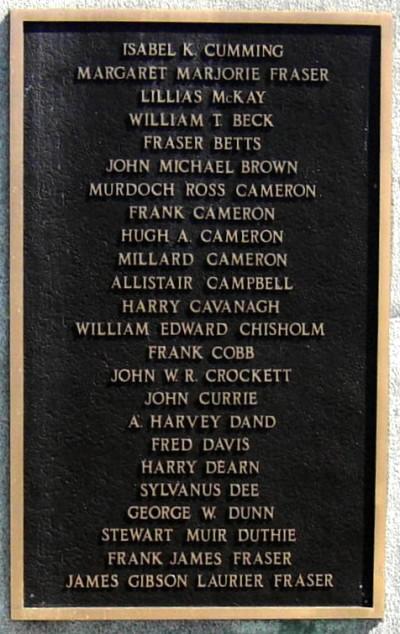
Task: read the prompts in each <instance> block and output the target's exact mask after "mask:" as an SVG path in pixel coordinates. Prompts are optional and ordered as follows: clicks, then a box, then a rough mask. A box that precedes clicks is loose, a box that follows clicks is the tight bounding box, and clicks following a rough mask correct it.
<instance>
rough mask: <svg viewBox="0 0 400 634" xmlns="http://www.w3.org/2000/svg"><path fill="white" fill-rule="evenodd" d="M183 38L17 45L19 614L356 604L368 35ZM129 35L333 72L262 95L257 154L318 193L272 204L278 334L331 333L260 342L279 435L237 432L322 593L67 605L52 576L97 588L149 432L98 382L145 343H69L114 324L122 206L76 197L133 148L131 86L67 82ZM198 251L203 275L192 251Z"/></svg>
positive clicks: (367, 289)
mask: <svg viewBox="0 0 400 634" xmlns="http://www.w3.org/2000/svg"><path fill="white" fill-rule="evenodd" d="M139 29H140V31H139ZM182 31H183V29H182V26H179V27H176V28H174V27H173V26H171V27H166V26H165V25H159V26H158V25H154V26H151V27H150V26H149V27H144V26H143V25H140V27H139V26H135V25H123V26H121V25H118V26H115V27H114V28H110V26H109V25H107V27H99V26H92V25H83V26H76V27H75V26H74V25H72V26H71V25H69V26H68V27H67V26H66V25H61V26H59V27H58V26H57V27H49V26H43V25H33V26H31V27H30V28H29V31H28V32H27V33H26V36H25V46H26V59H25V62H26V80H25V89H26V96H25V107H26V128H25V144H26V145H25V147H26V150H25V152H26V153H25V188H26V199H25V213H26V217H25V245H26V253H25V315H26V317H25V318H26V335H25V368H26V376H25V381H26V396H25V408H26V421H25V425H26V428H25V429H26V438H25V440H26V442H25V446H26V456H25V459H26V481H25V482H26V484H25V486H26V529H25V532H26V534H25V552H26V561H25V564H26V576H25V582H26V586H25V587H26V603H27V605H31V606H40V605H77V606H78V605H151V604H154V605H163V604H168V605H172V604H176V605H187V604H193V605H196V604H197V605H217V604H219V605H230V604H232V605H233V604H241V605H252V604H258V605H276V604H277V605H291V604H296V605H370V602H371V566H372V562H371V557H372V531H373V513H372V511H373V477H374V465H373V451H374V427H375V418H374V416H375V387H374V386H375V360H376V359H375V347H376V278H377V238H378V206H377V197H378V141H379V139H378V133H377V130H378V122H379V111H378V106H377V104H378V96H379V95H378V85H379V53H378V43H379V32H378V30H377V29H373V28H370V29H367V28H365V29H361V28H340V29H339V28H332V27H290V28H288V27H279V26H275V27H264V26H263V27H251V32H250V30H249V27H248V26H247V25H246V27H245V28H244V27H231V26H227V27H224V28H221V27H218V28H217V27H212V26H206V27H201V26H194V27H193V28H192V27H190V26H188V27H185V33H186V36H185V35H184V34H183V32H182ZM139 32H140V33H143V37H149V39H151V40H155V39H160V40H162V41H164V40H165V39H166V38H167V39H168V38H171V39H172V40H175V41H177V42H181V41H182V40H183V39H186V40H190V41H195V40H197V39H198V38H199V39H200V41H202V39H203V38H204V39H205V38H207V39H210V38H211V37H216V38H218V39H221V40H222V39H223V38H226V39H228V40H229V39H233V36H232V32H235V40H236V39H237V40H240V41H242V40H243V41H244V40H249V41H256V40H257V41H258V40H259V41H260V42H261V41H265V40H272V39H273V38H275V39H276V40H279V41H282V42H283V43H284V44H285V50H286V54H285V57H284V60H282V62H281V63H282V65H287V66H290V65H292V64H293V65H295V64H298V65H305V66H306V65H314V64H320V65H321V66H328V67H329V68H330V75H331V82H330V83H329V84H328V85H323V86H310V85H307V86H306V85H296V84H291V85H289V86H274V87H273V88H272V89H271V91H270V100H271V101H270V103H271V108H269V107H268V111H271V112H274V114H275V120H276V128H275V129H274V130H273V131H272V132H270V133H267V134H266V139H267V142H266V145H265V148H266V149H265V157H266V158H270V157H276V158H290V159H292V158H298V159H299V160H300V161H301V164H300V171H301V174H303V175H304V177H299V179H298V180H308V181H309V182H317V183H318V186H319V191H320V194H321V197H320V198H319V199H318V200H316V201H314V202H305V203H301V202H284V201H283V202H277V203H276V205H275V206H276V208H277V210H278V211H277V221H276V222H275V224H274V225H273V226H276V227H277V228H278V227H283V228H284V229H285V230H286V242H285V245H286V247H287V251H288V252H289V267H288V274H290V276H291V277H292V279H293V280H294V282H295V284H296V289H297V290H296V291H295V292H293V293H291V294H288V296H287V297H285V298H282V313H281V318H282V319H292V318H294V319H296V320H297V319H298V320H305V321H307V320H325V321H326V327H327V333H328V334H327V337H326V338H325V339H322V340H318V341H317V340H306V339H303V340H281V341H279V340H272V339H271V340H270V341H262V340H257V342H256V343H257V353H258V354H257V360H256V362H255V363H254V367H263V366H265V367H269V366H270V365H271V366H279V367H293V375H294V376H293V379H294V380H293V383H291V384H290V385H289V386H286V387H285V388H281V387H265V390H264V394H261V400H263V403H262V404H261V406H260V408H259V411H260V412H267V413H274V414H276V415H277V416H278V417H279V420H280V421H281V424H280V425H279V427H278V428H277V429H276V430H275V431H274V432H271V433H262V432H260V433H254V432H251V433H250V434H249V436H250V437H251V440H252V450H251V452H249V454H247V456H246V457H247V458H249V459H256V458H259V459H261V460H263V464H264V467H263V473H262V476H261V477H260V478H259V480H260V481H261V488H262V494H263V498H262V502H263V503H265V504H274V505H275V506H276V508H277V519H276V521H275V522H274V524H275V525H277V526H295V527H296V528H297V529H298V532H299V541H298V543H297V544H296V545H294V548H292V550H293V558H294V566H293V570H292V571H296V570H298V571H327V572H328V571H329V572H333V573H334V574H335V576H336V589H335V591H334V592H329V593H328V592H316V591H313V592H307V593H305V592H297V593H296V592H291V593H284V592H277V591H274V592H272V591H270V590H269V589H268V588H266V589H265V590H263V591H262V592H260V593H257V592H254V591H251V592H249V591H248V592H245V591H243V592H239V591H231V592H225V591H223V592H218V593H214V594H213V593H211V592H210V593H206V592H200V591H194V592H190V591H188V592H187V593H182V594H180V593H169V592H166V591H160V592H159V593H150V592H143V593H138V592H135V593H133V592H132V591H128V592H125V593H124V592H123V591H122V590H121V589H120V590H118V591H113V592H103V593H102V592H90V591H86V592H81V593H79V592H74V593H68V592H65V591H63V589H62V586H63V582H64V578H65V575H66V574H69V573H75V572H81V573H95V572H103V571H104V572H106V570H103V569H104V566H103V556H102V554H103V551H105V547H104V546H101V545H99V544H98V535H99V531H100V529H101V527H102V526H125V525H128V524H127V523H126V521H125V518H124V510H125V508H126V507H127V506H128V505H129V504H131V503H134V501H135V500H137V498H136V493H135V483H136V482H137V479H136V465H137V462H138V460H139V459H140V457H141V456H142V455H146V454H147V439H146V437H145V434H142V435H137V434H136V435H131V434H129V432H127V431H126V422H127V419H128V418H129V416H130V414H131V413H133V412H135V411H137V410H138V404H139V403H140V399H141V392H142V389H135V388H134V387H124V388H118V389H117V388H109V387H107V380H108V375H109V368H111V367H114V366H115V367H122V366H125V365H126V366H127V367H130V366H139V365H141V364H142V363H143V359H144V342H140V341H139V340H128V339H122V340H119V341H99V340H95V341H94V340H86V341H85V340H76V339H75V337H74V334H73V330H72V323H73V321H74V320H76V319H93V320H95V319H106V318H109V319H116V318H117V316H118V297H117V296H116V295H114V294H113V293H111V292H110V291H109V284H110V281H111V279H112V277H113V274H114V271H113V267H114V263H115V254H116V252H117V250H118V242H117V240H118V232H119V229H120V227H121V226H122V225H123V224H127V223H126V207H127V204H126V203H124V202H121V201H107V202H101V201H97V202H94V201H90V202H89V201H88V200H87V197H86V193H87V184H88V182H89V181H90V180H94V181H96V180H102V179H103V169H104V165H105V163H106V160H107V159H108V158H110V157H116V156H122V157H131V156H134V155H136V153H137V150H138V147H139V146H138V135H137V132H135V131H134V130H133V129H129V128H127V127H126V125H125V119H126V113H127V112H128V111H129V110H131V109H132V108H133V107H134V103H135V100H134V92H135V86H134V85H133V84H132V83H124V82H113V83H94V82H91V83H83V82H81V83H79V84H78V83H75V82H74V79H73V77H74V68H75V66H76V65H77V64H105V63H110V64H113V63H114V64H115V63H118V59H119V48H120V43H121V42H122V41H124V40H126V39H134V38H135V39H136V37H137V36H138V33H139ZM145 34H146V35H145ZM268 64H269V62H265V65H268ZM274 65H278V64H274ZM258 88H259V86H258ZM242 133H243V132H242ZM260 156H261V154H259V157H260ZM226 158H228V156H227V155H226ZM249 158H250V157H249ZM118 180H120V179H118ZM132 180H134V179H132ZM199 180H203V179H199ZM214 224H215V223H214ZM214 224H213V225H212V226H213V227H214ZM131 226H133V225H131ZM199 228H200V227H199ZM192 231H193V233H195V232H197V231H198V229H197V225H196V227H193V228H192ZM235 250H238V249H235ZM203 251H205V249H203ZM196 254H197V258H198V260H200V259H201V254H202V250H201V249H200V248H199V247H198V245H196ZM199 267H200V264H199ZM202 273H203V271H202V270H200V268H199V271H198V273H197V278H198V288H197V289H196V290H195V291H194V292H193V296H199V291H200V290H201V277H202ZM160 296H162V295H161V294H160ZM181 317H182V318H183V315H182V316H181ZM230 321H231V323H232V324H234V323H235V319H234V318H232V319H231V320H230ZM214 342H215V343H217V341H216V340H213V341H212V343H214ZM226 343H229V341H228V340H226ZM171 365H172V364H171ZM260 392H261V390H260V389H259V393H260ZM182 503H183V501H182ZM257 503H258V502H257ZM194 508H196V504H194ZM195 523H196V522H195ZM178 548H179V546H178V545H177V549H178ZM205 548H206V549H208V547H205ZM231 548H232V544H229V545H228V548H227V551H229V550H230V549H231ZM253 549H254V550H255V548H253ZM265 549H266V548H265ZM137 550H139V549H137ZM171 550H172V547H171ZM259 550H264V548H260V549H259ZM132 572H135V571H132ZM155 572H158V571H156V570H155ZM218 572H222V570H218Z"/></svg>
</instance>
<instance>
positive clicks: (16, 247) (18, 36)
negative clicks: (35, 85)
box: [10, 9, 392, 620]
mask: <svg viewBox="0 0 400 634" xmlns="http://www.w3.org/2000/svg"><path fill="white" fill-rule="evenodd" d="M31 21H35V22H38V21H41V22H43V21H48V22H59V21H64V22H88V21H90V22H107V21H114V22H130V21H136V22H141V21H142V22H181V23H185V22H209V23H210V22H211V23H214V22H215V23H218V22H219V23H248V24H256V23H270V24H276V23H281V24H282V23H287V24H321V25H324V24H334V25H354V26H361V25H364V26H380V27H381V147H380V242H379V328H378V368H377V377H378V378H377V446H376V484H375V494H376V502H375V540H374V579H373V587H374V592H373V606H372V607H360V606H349V607H347V606H345V607H343V606H337V607H311V606H307V607H233V606H232V607H138V608H137V607H110V608H108V607H107V608H106V607H104V608H97V607H91V608H89V607H80V608H72V607H48V608H28V607H25V606H24V570H23V561H24V558H23V554H24V542H23V537H24V534H23V522H24V487H23V469H24V464H23V459H24V453H23V449H24V435H23V430H24V427H23V426H24V411H23V405H24V401H23V395H24V332H23V309H24V305H23V284H24V271H23V220H24V210H23V155H24V149H23V116H24V102H23V94H24V92H23V89H24V57H23V55H24V53H23V45H24V42H23V34H24V23H25V22H31ZM391 47H392V19H391V16H390V15H389V14H383V13H319V12H315V13H314V12H309V13H293V12H290V13H289V12H283V11H282V12H275V13H266V12H259V11H253V12H243V11H212V10H211V11H210V10H207V11H204V12H202V11H171V10H168V11H165V10H161V11H160V10H157V11H156V10H154V11H153V10H152V11H144V10H126V11H125V10H104V9H95V10H69V9H68V10H63V9H60V10H58V9H57V10H34V11H29V10H21V11H12V12H11V91H10V92H11V95H10V106H11V115H10V128H11V132H10V139H11V141H10V207H11V219H10V294H11V298H10V306H11V319H10V359H11V362H10V366H11V367H10V384H11V433H10V438H11V447H10V451H11V478H10V479H11V618H12V619H18V620H88V619H90V620H119V619H120V620H151V619H154V620H177V619H187V620H194V619H198V620H203V619H213V620H219V619H231V620H240V619H355V618H359V619H363V618H371V619H374V618H381V617H382V616H383V610H384V539H385V516H386V484H387V421H388V371H389V362H388V340H389V308H390V206H391V176H390V168H391V69H392V63H391Z"/></svg>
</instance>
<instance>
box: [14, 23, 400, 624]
mask: <svg viewBox="0 0 400 634" xmlns="http://www.w3.org/2000/svg"><path fill="white" fill-rule="evenodd" d="M390 30H391V23H390V17H389V16H385V15H373V14H327V13H313V14H297V15H296V14H293V13H290V14H286V13H271V14H266V13H256V12H254V13H235V12H232V13H227V12H221V13H219V12H207V13H193V12H188V13H186V12H158V13H157V12H151V13H146V12H142V11H137V12H132V11H128V12H113V11H87V12H81V11H79V12H78V11H76V12H74V11H49V12H46V11H44V12H42V11H40V12H15V13H14V14H13V15H12V19H11V62H12V78H11V311H12V312H11V418H12V421H11V424H12V430H11V438H12V448H11V453H12V478H11V480H12V492H11V496H12V528H11V535H12V616H13V618H15V619H180V618H182V619H270V618H280V619H282V618H288V619H293V618H365V617H371V618H372V617H373V618H376V617H379V616H381V615H382V613H383V586H384V584H383V550H384V548H383V535H384V522H385V495H386V417H387V397H386V391H387V332H388V301H389V299H388V297H389V294H388V285H389V205H390V198H389V192H390V160H389V156H390V106H389V103H390V64H391V61H390V46H391V44H390V42H391V35H390V32H391V31H390Z"/></svg>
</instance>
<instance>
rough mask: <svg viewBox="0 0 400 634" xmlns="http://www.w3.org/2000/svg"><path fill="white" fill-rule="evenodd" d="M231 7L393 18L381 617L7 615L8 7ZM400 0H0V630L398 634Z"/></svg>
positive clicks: (12, 633)
mask: <svg viewBox="0 0 400 634" xmlns="http://www.w3.org/2000/svg"><path fill="white" fill-rule="evenodd" d="M23 8H29V9H46V8H69V9H89V8H113V9H132V8H147V9H156V8H158V9H160V8H162V9H167V8H170V9H194V8H195V9H200V8H201V9H204V10H207V9H232V10H238V9H243V10H264V11H267V10H268V11H273V10H275V11H276V10H290V11H372V12H377V11H388V12H390V13H392V14H393V17H394V19H395V27H396V28H395V35H394V43H393V46H394V51H393V54H394V70H393V92H394V95H393V187H392V196H393V211H392V307H391V328H390V344H391V345H390V360H391V375H390V441H389V492H388V502H389V504H388V516H387V539H386V544H387V545H386V612H385V618H384V620H383V621H299V622H296V621H275V622H274V621H265V622H260V621H258V622H245V621H242V622H233V621H225V622H223V621H219V622H207V621H204V622H184V621H183V622H162V623H161V622H147V623H145V622H137V623H135V622H129V621H128V622H114V623H111V622H107V623H99V622H95V623H82V622H72V623H63V622H60V623H54V622H50V623H43V622H41V623H39V622H38V623H35V622H26V623H24V622H11V621H10V620H9V546H8V544H9V519H8V518H9V494H8V489H9V470H8V461H9V451H8V446H9V414H8V412H9V402H8V392H9V383H8V315H9V305H8V224H9V223H8V213H9V212H8V141H9V135H8V85H9V65H8V45H9V40H8V30H9V17H8V16H9V11H10V10H11V9H23ZM399 36H400V0H393V1H389V0H386V1H385V0H383V1H380V0H369V1H368V0H367V1H363V0H331V1H329V0H320V1H318V0H282V1H281V2H280V1H279V0H268V1H267V0H265V1H263V0H237V1H236V2H235V0H231V2H229V0H208V1H207V0H159V1H158V2H157V1H153V0H112V1H109V2H107V1H104V0H88V1H87V2H85V1H84V0H83V1H82V2H73V1H72V0H66V1H64V2H62V1H60V0H26V1H18V0H10V1H7V0H0V225H1V231H0V298H1V302H0V373H1V374H0V375H1V377H2V381H1V384H0V566H1V572H0V579H1V580H0V633H1V634H3V633H4V634H5V633H7V634H8V633H10V634H19V633H21V634H22V633H23V634H28V633H29V634H31V633H32V634H36V633H39V634H42V633H50V632H60V633H68V634H78V633H79V634H81V633H82V634H95V633H96V634H97V633H99V634H117V633H118V634H124V633H125V632H132V633H133V634H153V633H155V634H170V633H174V634H214V633H215V634H217V633H218V634H367V633H371V634H400V368H399V357H400V210H399V204H400V50H399Z"/></svg>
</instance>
